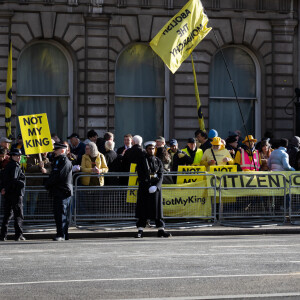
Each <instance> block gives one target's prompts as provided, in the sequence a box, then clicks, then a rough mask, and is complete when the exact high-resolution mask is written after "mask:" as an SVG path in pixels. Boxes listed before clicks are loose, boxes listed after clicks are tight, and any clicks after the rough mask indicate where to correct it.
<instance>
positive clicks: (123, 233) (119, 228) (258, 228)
mask: <svg viewBox="0 0 300 300" xmlns="http://www.w3.org/2000/svg"><path fill="white" fill-rule="evenodd" d="M166 230H167V231H168V232H170V233H171V234H172V236H222V235H224V236H226V235H263V234H300V225H299V224H296V225H292V224H291V223H284V224H282V223H265V224H255V223H252V224H250V223H249V224H247V223H227V224H222V225H218V224H217V225H213V224H197V223H192V224H190V223H180V224H171V223H170V224H169V223H167V224H166ZM10 231H11V233H9V235H10V236H9V237H11V238H13V235H12V231H13V228H12V227H11V226H10ZM135 233H136V228H135V226H134V223H133V222H131V223H128V224H127V223H125V224H124V223H120V224H118V223H115V224H113V225H106V224H99V225H91V224H89V225H82V226H79V227H75V226H71V227H70V228H69V235H70V239H97V238H131V237H134V235H135ZM156 234H157V229H155V228H154V227H151V228H146V229H145V231H144V237H154V236H156ZM54 235H55V227H54V226H45V227H37V226H35V225H31V226H28V225H26V224H25V226H24V236H25V237H26V239H27V240H38V239H52V238H53V237H54ZM9 239H10V238H9Z"/></svg>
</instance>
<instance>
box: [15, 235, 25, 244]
mask: <svg viewBox="0 0 300 300" xmlns="http://www.w3.org/2000/svg"><path fill="white" fill-rule="evenodd" d="M15 241H16V242H21V241H26V239H25V238H24V236H23V235H20V236H16V237H15Z"/></svg>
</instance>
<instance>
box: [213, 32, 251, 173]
mask: <svg viewBox="0 0 300 300" xmlns="http://www.w3.org/2000/svg"><path fill="white" fill-rule="evenodd" d="M212 31H213V33H214V36H215V39H216V41H217V45H218V48H219V50H220V51H221V54H222V58H223V61H224V64H225V67H226V70H227V74H228V77H229V80H230V83H231V86H232V89H233V93H234V96H235V99H236V101H237V104H238V108H239V111H240V114H241V117H242V122H243V127H244V129H245V132H246V136H247V139H248V143H249V146H250V140H249V134H248V130H247V126H246V124H245V119H244V116H243V112H242V109H241V106H240V101H239V98H238V96H237V92H236V89H235V86H234V83H233V80H232V77H231V74H230V71H229V68H228V64H227V61H226V59H225V55H224V52H223V49H222V48H221V46H220V43H219V39H218V37H217V35H216V32H215V30H214V28H212ZM249 148H250V147H249ZM250 151H251V155H252V162H253V165H254V169H255V171H257V168H256V165H255V161H254V155H253V151H252V149H251V148H250Z"/></svg>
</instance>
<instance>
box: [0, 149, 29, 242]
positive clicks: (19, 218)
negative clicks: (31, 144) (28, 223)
mask: <svg viewBox="0 0 300 300" xmlns="http://www.w3.org/2000/svg"><path fill="white" fill-rule="evenodd" d="M9 155H10V161H9V163H8V164H7V166H6V167H5V169H4V170H3V174H2V176H1V177H2V181H1V187H0V189H1V195H2V197H4V205H3V206H4V215H3V221H2V226H1V236H0V240H1V241H6V237H7V231H8V223H9V220H10V218H11V217H12V212H13V213H14V218H15V224H14V226H15V240H16V241H25V238H24V236H23V230H22V224H23V219H24V216H23V197H24V194H25V175H24V173H23V172H22V169H21V166H20V160H21V155H22V152H21V150H19V149H14V150H13V151H11V152H10V153H9Z"/></svg>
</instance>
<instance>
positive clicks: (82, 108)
mask: <svg viewBox="0 0 300 300" xmlns="http://www.w3.org/2000/svg"><path fill="white" fill-rule="evenodd" d="M186 2H187V1H186V0H10V1H4V0H2V1H0V62H1V64H0V98H1V99H2V101H1V104H0V107H1V111H0V125H1V126H0V130H1V132H0V133H1V135H4V132H5V130H4V107H5V104H4V99H5V88H6V67H7V53H8V41H9V39H10V38H11V41H12V45H13V107H12V114H13V117H12V127H13V128H12V131H13V132H14V134H15V135H16V134H17V132H18V131H19V129H18V123H17V118H16V116H17V115H22V114H32V113H42V112H47V114H48V119H49V123H50V127H51V131H52V132H54V131H55V132H57V133H59V134H60V135H61V136H62V137H63V138H64V139H66V136H67V135H68V134H70V133H71V132H78V133H79V135H80V136H81V137H82V138H85V137H86V133H87V131H88V130H89V129H91V128H94V129H95V130H96V131H97V132H98V133H99V135H100V136H101V135H102V134H103V133H104V132H105V131H112V132H115V133H116V135H117V137H118V140H117V143H122V136H123V135H124V134H126V133H128V132H129V131H130V132H131V133H133V134H141V135H144V136H145V138H146V139H148V138H149V139H150V138H152V139H154V138H155V137H156V136H157V135H164V136H165V137H166V138H167V139H169V138H174V137H175V138H177V139H178V140H179V141H180V142H181V143H182V144H184V142H185V140H186V139H187V138H188V137H191V136H193V134H194V131H195V130H196V129H197V128H198V126H199V125H198V120H197V112H196V100H195V94H194V93H195V91H194V83H193V73H192V66H191V60H190V59H187V60H186V61H185V62H184V63H183V64H182V66H181V67H180V69H179V70H178V71H177V72H176V73H175V74H174V75H173V74H171V73H170V72H169V71H168V70H167V69H166V68H165V66H164V65H162V64H161V62H159V61H158V60H157V58H155V57H154V58H153V57H152V56H151V55H153V54H151V49H150V48H149V46H148V44H149V42H150V41H151V39H152V38H153V37H154V36H155V35H156V34H157V33H158V31H159V30H160V28H161V27H162V26H163V25H164V24H165V23H166V22H167V21H168V20H169V19H170V18H171V17H172V16H173V15H174V14H176V13H177V12H178V11H179V10H180V9H181V7H182V6H184V4H185V3H186ZM202 3H203V5H204V7H205V8H206V13H207V15H208V17H209V19H210V22H209V26H212V27H213V28H214V32H210V34H209V35H208V36H207V37H206V38H205V39H204V40H203V41H202V42H201V43H200V44H199V45H198V46H197V47H196V48H195V50H194V52H193V58H194V62H195V67H196V72H197V80H198V87H199V93H200V98H201V102H202V112H203V114H204V118H205V123H206V127H207V128H212V127H214V128H215V129H217V130H219V131H220V132H221V135H222V136H223V137H226V135H227V133H228V131H232V130H236V129H239V128H241V120H240V119H239V118H238V115H239V111H238V106H237V104H236V100H235V96H234V94H233V93H232V87H231V83H230V81H229V79H228V74H227V73H226V68H225V64H224V61H223V59H222V52H220V49H222V50H223V54H224V55H225V59H226V60H227V64H228V68H229V71H230V74H231V76H232V78H233V82H234V85H235V88H236V90H237V95H238V98H240V102H241V103H240V104H241V109H242V111H243V114H244V115H245V122H246V123H247V126H248V127H249V130H250V132H249V133H251V134H253V135H255V136H256V137H258V138H260V137H261V136H263V134H264V132H265V131H271V132H273V134H274V136H275V137H277V138H278V137H288V138H289V137H291V136H292V135H294V134H295V114H294V105H293V104H292V103H291V104H290V106H288V107H287V108H286V106H287V104H288V103H289V102H290V101H291V100H292V98H293V97H294V94H295V93H294V89H295V88H296V87H299V76H298V72H299V66H298V56H299V55H298V42H299V38H298V1H292V0H272V1H270V0H250V1H245V0H222V1H221V0H203V1H202ZM149 51H150V52H149ZM149 57H150V61H151V65H150V66H149V65H148V61H149ZM129 61H130V62H131V63H130V65H128V62H129ZM145 70H146V71H145ZM152 71H153V72H152ZM157 77H159V79H157ZM137 79H142V80H140V81H136V80H137ZM148 84H149V86H153V87H154V89H156V88H157V91H153V90H151V89H149V90H147V88H148ZM162 84H163V86H162ZM60 85H61V86H60ZM54 103H55V104H54ZM136 120H138V122H137V121H136ZM141 123H144V125H143V126H141ZM154 123H155V126H154V125H153V124H154ZM128 124H129V125H128ZM127 125H128V126H127ZM147 127H150V128H152V131H151V130H150V131H149V130H148V129H147ZM154 127H155V128H154Z"/></svg>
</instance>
